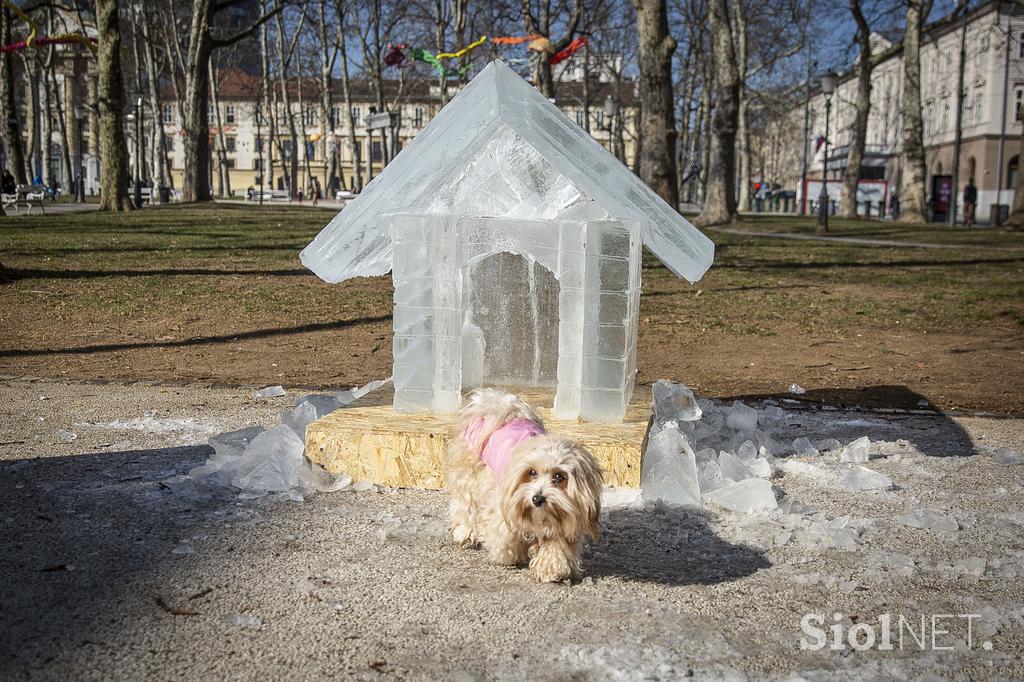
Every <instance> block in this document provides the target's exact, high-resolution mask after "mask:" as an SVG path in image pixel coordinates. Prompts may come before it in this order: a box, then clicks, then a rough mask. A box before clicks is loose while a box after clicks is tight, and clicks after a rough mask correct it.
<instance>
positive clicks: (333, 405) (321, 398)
mask: <svg viewBox="0 0 1024 682" xmlns="http://www.w3.org/2000/svg"><path fill="white" fill-rule="evenodd" d="M307 404H308V405H312V406H313V409H315V410H316V418H317V419H319V418H320V417H322V416H324V415H325V414H330V413H331V412H334V411H335V410H336V409H338V408H339V407H341V403H340V402H338V400H337V398H335V397H334V396H331V395H304V396H302V397H301V398H299V399H298V400H296V401H295V405H296V406H300V405H307Z"/></svg>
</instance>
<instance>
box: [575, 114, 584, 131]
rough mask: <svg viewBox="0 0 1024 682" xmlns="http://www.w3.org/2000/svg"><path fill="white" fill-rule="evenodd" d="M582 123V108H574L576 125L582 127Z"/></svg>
mask: <svg viewBox="0 0 1024 682" xmlns="http://www.w3.org/2000/svg"><path fill="white" fill-rule="evenodd" d="M583 123H584V118H583V110H582V109H577V110H576V125H578V126H579V127H580V128H582V127H583Z"/></svg>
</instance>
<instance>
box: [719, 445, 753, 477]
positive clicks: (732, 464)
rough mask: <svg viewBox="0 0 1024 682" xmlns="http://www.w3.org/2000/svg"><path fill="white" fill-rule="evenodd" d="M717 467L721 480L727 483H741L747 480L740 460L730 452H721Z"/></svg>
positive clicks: (745, 469)
mask: <svg viewBox="0 0 1024 682" xmlns="http://www.w3.org/2000/svg"><path fill="white" fill-rule="evenodd" d="M718 467H719V469H720V470H721V472H722V478H724V479H726V480H729V481H733V482H735V481H742V480H743V479H744V478H747V468H746V467H745V466H743V462H742V461H740V458H739V457H737V456H736V455H734V454H732V453H731V452H722V453H721V454H720V455H719V456H718Z"/></svg>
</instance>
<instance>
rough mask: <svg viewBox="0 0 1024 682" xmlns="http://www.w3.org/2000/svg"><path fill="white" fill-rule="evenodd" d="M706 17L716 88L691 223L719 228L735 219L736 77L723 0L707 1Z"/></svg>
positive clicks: (733, 53) (728, 20)
mask: <svg viewBox="0 0 1024 682" xmlns="http://www.w3.org/2000/svg"><path fill="white" fill-rule="evenodd" d="M708 14H709V16H710V19H711V51H712V55H713V57H714V79H715V82H716V84H717V88H716V90H715V105H714V106H715V111H714V117H713V119H712V135H711V144H710V152H709V155H710V160H709V166H708V175H707V186H706V190H705V197H704V207H703V209H702V210H701V212H700V215H698V216H697V218H696V219H695V221H694V222H695V223H696V224H698V225H701V226H708V225H722V224H725V223H729V222H732V221H733V220H735V219H736V218H737V213H736V189H735V187H736V153H735V152H736V131H737V128H738V125H739V91H740V77H739V70H738V69H737V66H736V53H735V50H734V49H733V47H734V46H733V41H732V31H731V26H732V22H731V21H730V19H729V6H728V4H727V0H709V2H708Z"/></svg>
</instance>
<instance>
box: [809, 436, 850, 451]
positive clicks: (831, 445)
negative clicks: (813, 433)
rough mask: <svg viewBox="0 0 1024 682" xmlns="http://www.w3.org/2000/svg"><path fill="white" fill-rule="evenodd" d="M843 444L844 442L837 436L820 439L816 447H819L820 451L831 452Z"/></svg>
mask: <svg viewBox="0 0 1024 682" xmlns="http://www.w3.org/2000/svg"><path fill="white" fill-rule="evenodd" d="M842 446H843V444H842V443H840V442H839V441H837V440H836V439H835V438H825V439H824V440H819V441H818V443H817V444H816V446H815V447H817V448H818V450H819V451H820V452H830V451H832V450H838V449H839V448H841V447H842Z"/></svg>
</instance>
